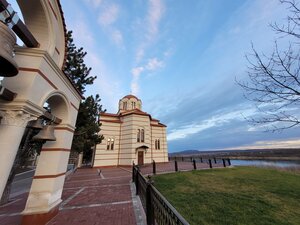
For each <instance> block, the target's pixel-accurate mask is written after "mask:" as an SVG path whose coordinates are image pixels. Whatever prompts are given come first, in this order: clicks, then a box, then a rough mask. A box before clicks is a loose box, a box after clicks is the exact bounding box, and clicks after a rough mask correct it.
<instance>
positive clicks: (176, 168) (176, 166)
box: [175, 160, 178, 172]
mask: <svg viewBox="0 0 300 225" xmlns="http://www.w3.org/2000/svg"><path fill="white" fill-rule="evenodd" d="M175 171H176V172H177V171H178V165H177V160H175Z"/></svg>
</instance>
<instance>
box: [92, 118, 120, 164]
mask: <svg viewBox="0 0 300 225" xmlns="http://www.w3.org/2000/svg"><path fill="white" fill-rule="evenodd" d="M101 123H102V126H101V130H100V132H99V134H101V135H103V136H104V139H103V140H102V142H101V143H100V144H98V145H97V146H96V153H95V160H94V167H101V166H117V164H118V151H119V147H120V139H119V134H120V123H110V122H104V121H102V122H101ZM108 138H114V149H113V150H107V139H108Z"/></svg>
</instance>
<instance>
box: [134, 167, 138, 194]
mask: <svg viewBox="0 0 300 225" xmlns="http://www.w3.org/2000/svg"><path fill="white" fill-rule="evenodd" d="M135 190H136V193H135V194H136V195H139V171H138V170H137V171H136V173H135Z"/></svg>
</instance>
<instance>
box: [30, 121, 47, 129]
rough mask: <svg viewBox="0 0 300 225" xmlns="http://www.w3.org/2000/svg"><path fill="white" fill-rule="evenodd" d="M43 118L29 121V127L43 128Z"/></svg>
mask: <svg viewBox="0 0 300 225" xmlns="http://www.w3.org/2000/svg"><path fill="white" fill-rule="evenodd" d="M42 121H43V120H42V119H37V120H31V121H29V123H28V125H27V126H28V127H30V128H33V129H39V130H41V129H43V127H44V126H43V124H42Z"/></svg>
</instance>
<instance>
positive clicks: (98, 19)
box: [61, 0, 300, 152]
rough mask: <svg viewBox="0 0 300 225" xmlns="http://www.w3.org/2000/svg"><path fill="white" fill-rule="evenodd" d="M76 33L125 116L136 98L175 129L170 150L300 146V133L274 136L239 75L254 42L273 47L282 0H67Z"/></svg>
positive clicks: (106, 97)
mask: <svg viewBox="0 0 300 225" xmlns="http://www.w3.org/2000/svg"><path fill="white" fill-rule="evenodd" d="M61 4H62V8H63V11H64V17H65V20H66V25H67V29H68V30H72V31H73V36H74V41H75V43H76V45H77V46H78V47H83V48H84V50H85V51H87V56H86V58H85V62H86V64H87V66H89V67H92V72H91V75H97V77H98V78H97V80H96V81H95V83H94V85H93V86H90V87H87V92H86V93H85V95H86V96H88V95H91V94H93V95H95V94H96V93H99V94H100V96H101V99H102V101H101V103H102V105H103V107H104V108H105V109H107V112H110V113H116V112H117V110H118V108H117V107H118V101H119V99H121V98H122V97H123V96H125V95H127V94H133V95H136V96H137V97H138V98H140V99H141V100H142V102H143V111H145V112H148V113H149V114H151V115H152V117H154V118H156V119H159V120H160V121H161V122H162V123H164V124H166V125H167V139H168V148H169V152H175V151H181V150H191V149H197V150H218V149H246V148H248V149H249V148H272V147H299V144H300V141H299V135H298V134H299V132H298V131H297V129H296V128H295V129H289V130H287V131H284V132H281V133H270V132H265V127H263V126H260V127H253V126H252V125H251V124H249V123H248V122H247V121H246V120H245V117H251V116H256V115H257V113H258V112H257V109H256V108H255V107H254V105H253V103H251V102H249V101H248V100H246V99H245V98H244V97H243V92H242V90H241V89H240V88H239V86H238V85H237V84H236V82H235V79H238V80H244V79H246V72H247V65H248V64H247V61H246V58H245V55H246V54H248V53H251V43H253V45H254V47H255V49H257V50H258V52H260V53H262V52H263V53H266V54H267V53H270V52H271V51H272V49H273V46H274V39H275V34H274V32H273V31H272V29H271V28H270V26H269V24H270V23H272V22H278V23H283V22H284V19H285V18H286V15H287V9H286V7H285V6H283V5H281V4H280V3H279V1H278V0H268V1H266V0H76V1H75V0H61Z"/></svg>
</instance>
